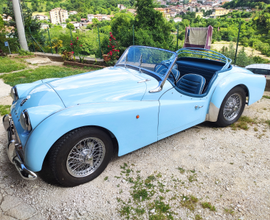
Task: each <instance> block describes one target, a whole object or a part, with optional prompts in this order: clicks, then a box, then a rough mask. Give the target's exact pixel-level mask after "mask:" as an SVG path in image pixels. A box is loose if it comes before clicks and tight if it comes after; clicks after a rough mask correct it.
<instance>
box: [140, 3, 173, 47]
mask: <svg viewBox="0 0 270 220" xmlns="http://www.w3.org/2000/svg"><path fill="white" fill-rule="evenodd" d="M135 7H136V12H137V15H136V17H135V29H136V32H137V34H136V44H137V42H138V41H137V40H139V43H140V44H142V45H147V46H156V47H161V48H166V49H173V43H172V42H173V37H172V35H171V30H172V25H171V24H170V23H169V22H167V21H166V20H165V18H163V15H162V13H161V12H159V11H156V10H155V9H154V7H155V5H154V3H153V0H137V1H136V3H135ZM138 33H140V34H138ZM147 35H148V37H145V36H147Z"/></svg>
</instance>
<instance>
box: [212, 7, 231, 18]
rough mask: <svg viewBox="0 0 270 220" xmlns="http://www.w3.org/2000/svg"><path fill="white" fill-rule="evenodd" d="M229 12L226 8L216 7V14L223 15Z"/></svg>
mask: <svg viewBox="0 0 270 220" xmlns="http://www.w3.org/2000/svg"><path fill="white" fill-rule="evenodd" d="M228 13H229V10H227V9H225V8H215V9H214V15H215V16H222V15H226V14H228Z"/></svg>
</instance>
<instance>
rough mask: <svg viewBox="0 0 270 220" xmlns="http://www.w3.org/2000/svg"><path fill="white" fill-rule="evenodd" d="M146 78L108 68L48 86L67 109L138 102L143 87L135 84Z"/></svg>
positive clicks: (141, 84)
mask: <svg viewBox="0 0 270 220" xmlns="http://www.w3.org/2000/svg"><path fill="white" fill-rule="evenodd" d="M146 76H147V75H146V74H138V72H137V71H135V70H132V69H125V68H124V67H110V68H104V69H102V70H99V71H93V72H89V73H85V74H79V75H74V76H69V77H65V78H63V79H59V80H55V81H53V82H51V83H49V84H50V86H51V87H52V88H53V89H54V90H55V91H56V92H57V93H58V94H59V96H60V97H61V99H62V100H63V102H64V103H65V105H66V106H67V107H69V106H73V105H77V104H84V103H93V102H110V101H120V100H141V99H142V97H143V95H144V93H145V92H146V86H145V84H144V83H138V82H140V81H142V80H144V79H145V77H146ZM151 78H152V77H151Z"/></svg>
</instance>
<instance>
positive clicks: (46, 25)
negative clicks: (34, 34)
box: [40, 23, 49, 30]
mask: <svg viewBox="0 0 270 220" xmlns="http://www.w3.org/2000/svg"><path fill="white" fill-rule="evenodd" d="M48 28H49V25H48V24H44V23H41V25H40V29H42V30H45V29H48Z"/></svg>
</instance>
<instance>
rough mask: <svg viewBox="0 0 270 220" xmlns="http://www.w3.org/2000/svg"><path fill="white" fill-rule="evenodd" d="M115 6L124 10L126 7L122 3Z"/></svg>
mask: <svg viewBox="0 0 270 220" xmlns="http://www.w3.org/2000/svg"><path fill="white" fill-rule="evenodd" d="M117 7H118V8H119V9H120V10H124V9H126V7H125V6H124V5H122V4H118V5H117Z"/></svg>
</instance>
